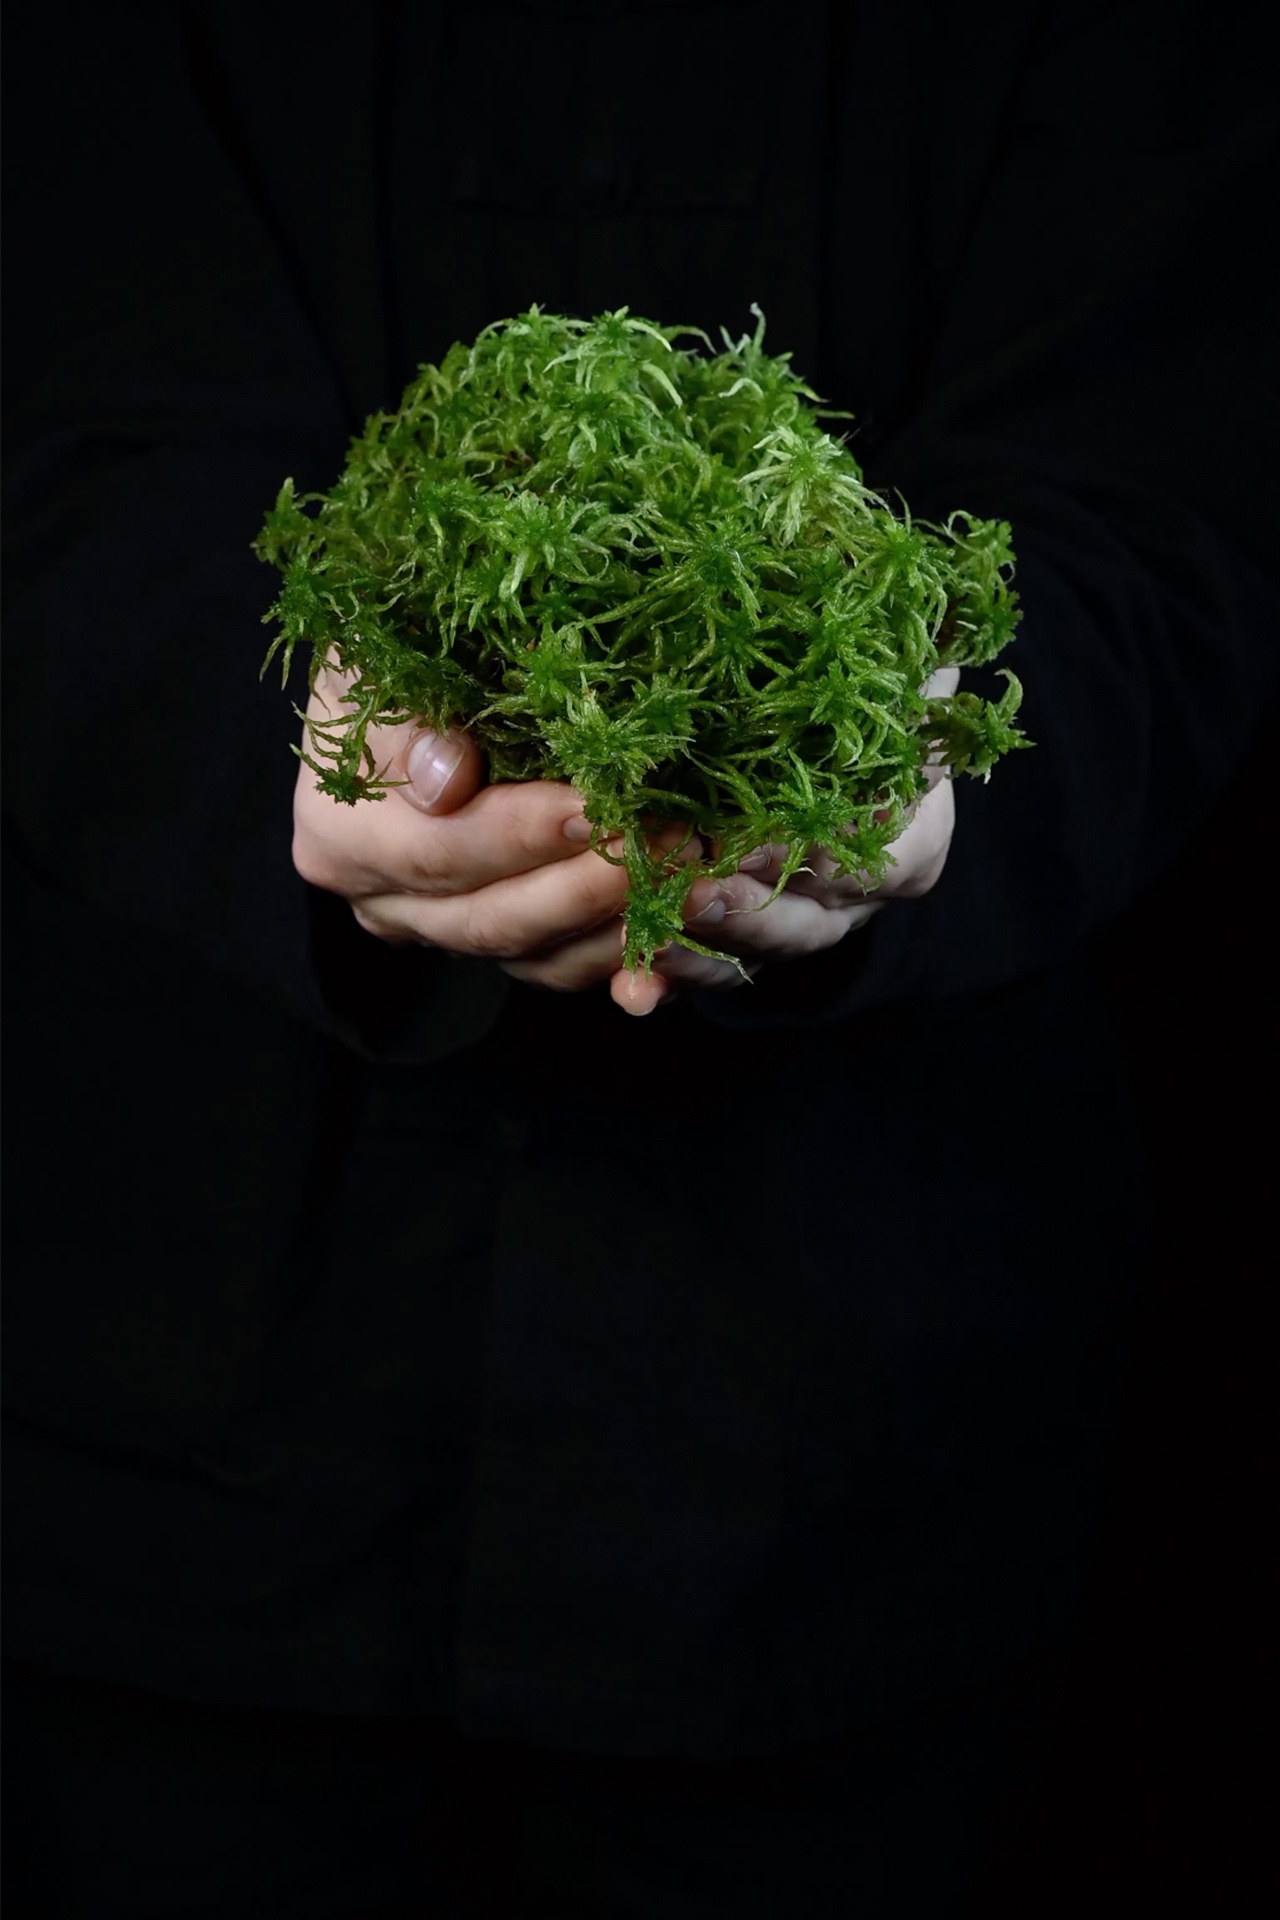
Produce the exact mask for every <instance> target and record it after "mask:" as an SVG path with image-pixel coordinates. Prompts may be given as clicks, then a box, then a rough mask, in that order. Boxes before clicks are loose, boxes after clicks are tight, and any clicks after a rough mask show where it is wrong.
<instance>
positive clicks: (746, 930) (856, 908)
mask: <svg viewBox="0 0 1280 1920" xmlns="http://www.w3.org/2000/svg"><path fill="white" fill-rule="evenodd" d="M959 682H960V674H959V670H958V669H957V668H955V667H944V668H941V669H940V670H939V671H938V672H937V673H936V674H934V675H933V677H932V679H931V680H930V681H929V684H928V687H927V689H926V691H927V692H928V693H930V694H932V695H934V696H935V697H941V696H945V695H948V694H952V693H954V692H955V690H956V688H957V686H958V685H959ZM925 777H926V780H927V781H928V789H927V791H926V792H925V794H924V795H923V796H922V797H921V799H920V800H919V802H918V803H917V805H916V807H915V809H914V811H913V812H912V815H911V818H910V820H909V822H908V824H907V827H906V830H905V831H904V832H903V833H901V834H900V835H899V836H898V838H897V840H895V841H894V843H893V847H892V857H893V862H894V864H893V865H892V866H891V867H890V869H889V872H888V874H887V875H886V877H885V879H884V880H883V881H882V882H881V884H880V886H879V887H877V888H876V890H875V892H874V894H866V893H864V892H863V890H862V887H861V885H860V884H859V882H858V880H857V879H856V878H855V877H854V876H853V875H845V874H841V873H839V872H838V871H837V869H836V865H835V862H834V861H833V860H832V858H831V856H830V854H829V853H826V852H824V851H823V850H822V849H821V848H815V849H813V851H812V853H811V855H810V857H809V861H808V871H804V870H802V871H800V872H799V873H795V874H793V875H792V876H791V878H790V879H789V880H788V881H787V884H786V886H785V887H784V889H783V891H782V892H781V893H780V894H779V895H778V897H777V899H776V900H775V899H772V897H771V896H772V895H773V892H774V889H775V887H776V886H777V884H778V880H779V878H780V877H781V873H782V868H783V863H784V861H785V859H786V852H787V849H786V848H785V847H762V848H759V849H757V850H756V852H754V853H751V854H749V855H748V856H747V858H746V859H745V860H743V861H742V862H741V864H740V865H739V867H738V871H737V872H736V873H734V874H731V875H729V877H728V878H727V879H721V880H697V881H695V882H694V884H693V886H692V888H691V889H690V892H689V898H688V901H687V903H686V908H685V922H686V925H688V926H689V928H690V931H691V932H693V933H694V934H695V935H696V937H697V940H698V942H699V944H700V945H702V946H710V947H714V948H716V949H718V950H719V951H721V952H723V953H729V954H733V955H735V956H736V957H737V959H738V960H739V961H740V962H741V965H740V966H734V965H733V964H732V963H730V962H728V961H725V960H712V959H708V958H707V957H706V956H705V955H704V954H700V953H694V952H692V951H691V950H690V949H689V948H688V947H682V946H680V945H678V944H673V945H671V946H668V947H664V948H662V949H661V950H660V951H659V952H658V954H657V955H656V956H655V958H654V962H653V968H652V971H651V973H650V974H649V976H648V977H647V978H646V977H645V975H644V974H643V973H639V972H636V973H627V972H624V971H622V970H621V969H619V970H618V971H617V972H616V973H615V974H614V975H613V976H612V979H611V982H610V991H611V993H612V995H613V998H614V1000H615V1001H616V1002H617V1003H618V1005H619V1006H621V1007H622V1008H624V1010H625V1011H626V1012H628V1013H632V1014H646V1013H652V1012H653V1010H654V1008H655V1007H657V1006H658V1005H659V1004H660V1003H661V1002H662V1001H663V1000H664V999H670V998H671V997H672V996H673V995H674V994H675V993H677V992H678V991H679V990H680V989H681V988H685V989H689V988H693V989H695V990H697V991H701V992H706V991H725V990H727V989H730V988H733V987H737V986H741V985H742V984H743V983H744V974H745V976H746V977H747V978H748V979H750V978H751V977H752V976H753V975H754V974H756V973H758V972H759V970H760V968H761V967H762V966H763V965H764V964H765V963H766V962H767V961H773V960H794V959H799V958H801V957H803V956H804V955H805V954H810V953H819V952H821V951H822V950H823V949H824V948H827V947H832V946H835V945H836V943H837V942H838V941H840V940H843V939H844V937H845V935H846V934H848V933H851V932H853V931H854V929H855V928H858V927H862V926H865V925H866V923H867V921H868V920H870V919H871V918H872V917H873V915H875V914H877V913H881V912H883V910H884V908H885V907H887V906H890V905H892V903H893V902H894V901H895V900H915V899H919V898H920V897H921V896H922V895H923V894H926V893H928V892H929V890H930V889H931V888H932V887H933V886H935V885H936V884H937V881H938V879H939V877H940V876H941V873H942V869H943V867H944V866H945V865H946V860H947V854H948V852H949V850H950V846H951V837H952V834H953V832H954V830H955V796H954V792H953V790H952V786H951V782H950V780H949V779H948V778H947V777H946V774H945V771H944V769H943V768H942V767H941V766H939V765H937V764H936V763H931V764H930V765H929V767H928V768H927V769H926V774H925ZM606 939H607V936H606V935H605V933H604V931H603V930H601V932H598V933H595V934H591V935H588V936H586V939H585V940H584V941H583V942H582V943H580V944H582V945H584V946H586V945H595V946H596V947H597V948H598V949H599V950H600V951H601V952H603V951H604V946H605V943H606Z"/></svg>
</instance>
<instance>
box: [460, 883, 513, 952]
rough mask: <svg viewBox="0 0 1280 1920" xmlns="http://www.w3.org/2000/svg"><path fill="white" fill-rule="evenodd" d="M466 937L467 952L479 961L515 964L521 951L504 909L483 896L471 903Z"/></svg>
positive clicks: (480, 895)
mask: <svg viewBox="0 0 1280 1920" xmlns="http://www.w3.org/2000/svg"><path fill="white" fill-rule="evenodd" d="M465 937H466V951H467V952H468V953H470V954H474V955H475V957H476V958H477V959H480V960H513V959H515V958H516V957H517V955H518V954H519V952H520V950H521V949H520V944H519V942H518V941H515V942H513V940H512V937H511V929H510V927H509V926H508V925H507V923H506V920H505V917H504V915H503V914H502V912H501V909H500V908H498V907H495V905H494V904H493V902H492V901H490V900H487V899H486V898H485V896H484V894H483V893H479V894H476V895H475V897H474V898H473V899H472V900H471V901H469V902H468V905H467V915H466V931H465Z"/></svg>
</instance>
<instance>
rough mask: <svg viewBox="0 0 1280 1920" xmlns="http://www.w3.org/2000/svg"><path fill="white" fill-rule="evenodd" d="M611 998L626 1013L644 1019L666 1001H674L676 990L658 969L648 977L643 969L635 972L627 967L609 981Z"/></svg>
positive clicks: (621, 968) (622, 968)
mask: <svg viewBox="0 0 1280 1920" xmlns="http://www.w3.org/2000/svg"><path fill="white" fill-rule="evenodd" d="M609 997H610V999H611V1000H612V1001H613V1003H614V1005H615V1006H616V1007H621V1008H622V1011H623V1012H624V1013H629V1014H632V1015H633V1016H634V1017H635V1018H637V1019H643V1017H644V1016H645V1014H647V1013H652V1012H653V1011H654V1009H655V1008H656V1007H660V1006H661V1005H662V1002H663V1001H664V1000H669V999H673V998H674V997H675V988H674V987H673V986H672V985H671V982H670V981H669V980H667V979H665V978H664V977H663V975H662V974H660V973H659V972H658V971H657V969H656V968H655V969H654V971H653V972H652V973H650V974H647V975H646V973H645V971H644V969H643V967H640V968H637V969H636V970H635V971H634V972H632V971H631V970H630V969H629V968H627V967H620V968H619V969H618V971H617V972H616V973H615V974H614V975H613V977H612V978H611V979H610V981H609Z"/></svg>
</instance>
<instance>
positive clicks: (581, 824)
mask: <svg viewBox="0 0 1280 1920" xmlns="http://www.w3.org/2000/svg"><path fill="white" fill-rule="evenodd" d="M593 831H594V829H593V827H592V825H591V822H590V821H589V820H588V818H587V816H586V814H585V813H575V814H574V815H573V817H572V818H571V819H569V820H566V821H565V823H564V837H565V839H566V840H583V841H585V840H589V839H590V838H591V835H592V833H593Z"/></svg>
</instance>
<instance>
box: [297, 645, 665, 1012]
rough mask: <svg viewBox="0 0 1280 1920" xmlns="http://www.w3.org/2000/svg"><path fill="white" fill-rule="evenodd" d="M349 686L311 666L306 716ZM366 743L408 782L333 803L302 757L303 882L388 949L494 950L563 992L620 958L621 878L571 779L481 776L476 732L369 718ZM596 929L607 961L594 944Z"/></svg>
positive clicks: (661, 839) (659, 843)
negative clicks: (375, 722) (350, 802)
mask: <svg viewBox="0 0 1280 1920" xmlns="http://www.w3.org/2000/svg"><path fill="white" fill-rule="evenodd" d="M346 688H347V681H346V680H345V679H344V678H343V676H341V675H340V674H337V673H334V672H331V671H329V670H325V671H324V672H322V673H321V674H320V675H319V676H318V678H317V681H316V686H315V690H314V692H313V693H312V695H311V699H310V701H309V702H308V706H307V714H308V718H309V719H314V720H319V721H322V722H323V721H326V720H331V719H333V718H335V717H337V716H339V715H341V714H342V712H343V706H342V696H343V694H344V693H345V692H346ZM369 744H370V746H371V748H372V750H373V752H374V755H375V757H376V759H377V764H378V768H379V771H380V772H381V773H382V774H383V775H384V777H385V778H387V779H388V780H393V781H403V782H405V783H406V784H404V785H400V786H394V787H392V788H391V789H390V791H389V792H388V793H387V794H386V796H385V798H384V799H382V800H380V801H377V802H376V803H361V804H359V805H356V806H353V807H351V806H344V805H342V804H341V803H339V802H336V801H334V800H333V799H331V798H330V797H329V795H327V794H324V793H321V792H320V791H319V790H318V788H317V784H316V776H315V774H314V772H313V771H312V769H311V768H310V767H308V766H306V765H305V764H304V765H303V766H301V767H299V769H298V780H297V785H296V788H295V794H294V837H293V859H294V865H295V866H296V868H297V870H298V872H299V873H300V874H301V875H302V878H303V879H304V880H307V881H309V882H310V883H311V885H312V886H316V887H322V888H324V889H325V890H326V891H327V892H330V893H336V894H339V895H341V897H342V898H343V899H345V900H346V901H347V902H348V904H349V905H350V907H351V910H352V912H353V913H354V914H355V917H356V919H357V920H358V921H359V923H360V925H361V926H362V927H363V928H365V930H366V931H367V932H369V933H372V934H374V935H375V936H376V937H377V938H378V939H380V940H385V941H387V942H388V943H389V944H390V945H392V946H405V945H409V944H413V943H417V944H420V945H423V946H432V947H442V948H445V949H446V950H447V951H448V952H450V953H456V954H469V955H473V956H476V957H481V958H485V959H491V960H495V961H496V962H497V963H498V964H499V965H500V966H502V967H504V968H505V969H506V970H507V971H508V972H509V973H512V974H515V975H516V976H517V977H518V978H520V979H524V980H529V981H532V982H534V983H535V984H537V985H541V986H547V987H552V988H557V989H559V990H561V991H565V992H572V991H576V990H579V989H580V988H583V987H587V986H590V985H592V984H594V983H595V982H596V981H597V980H603V979H607V978H608V977H609V975H610V973H611V972H612V971H613V970H614V969H616V968H617V967H618V965H619V962H620V960H621V953H622V921H621V917H620V916H621V912H622V906H623V902H624V900H625V898H626V886H627V876H626V872H625V870H624V869H623V868H622V867H620V866H614V865H612V864H611V863H610V862H609V861H607V860H604V859H601V857H600V855H599V854H597V853H595V852H593V851H592V850H591V849H590V848H589V847H588V846H587V845H586V843H587V841H589V839H590V837H591V827H590V824H589V822H588V821H587V820H586V819H585V818H584V815H583V810H582V800H581V797H580V796H579V795H578V794H576V793H575V792H574V790H573V788H572V787H570V786H567V785H564V784H563V783H561V782H558V781H550V780H539V781H529V782H525V783H522V784H519V785H515V784H505V785H497V786H489V787H486V786H483V785H482V781H483V779H484V759H483V756H482V754H481V752H480V749H479V748H478V747H477V746H476V744H475V742H474V741H473V740H471V739H470V738H469V737H468V736H467V735H466V734H465V733H451V734H449V735H448V736H447V737H445V738H443V739H441V738H440V737H438V736H437V735H435V734H433V733H431V732H430V731H429V730H428V729H426V728H424V727H422V726H420V725H419V724H418V723H417V722H415V721H410V722H407V723H406V724H404V725H403V726H399V727H380V728H370V730H369ZM433 765H434V773H433ZM683 838H684V834H683V831H682V830H681V829H680V828H679V827H678V826H672V827H669V828H667V829H666V830H665V831H664V832H663V833H661V834H655V836H654V839H653V842H652V844H653V846H654V847H655V848H657V847H661V848H663V849H664V850H667V849H670V848H672V847H675V846H678V845H679V843H680V841H681V840H682V839H683ZM620 850H621V849H620V846H619V848H618V851H620ZM695 851H696V843H695V847H694V848H691V849H688V850H686V854H685V857H686V858H692V857H694V853H695ZM602 926H603V927H604V928H605V929H606V935H605V940H604V948H605V949H607V952H608V955H609V961H610V963H611V964H604V965H602V964H601V961H600V959H599V957H598V954H597V948H596V946H595V945H594V944H593V943H592V942H593V930H594V929H597V928H600V927H602ZM566 943H567V944H566Z"/></svg>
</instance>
